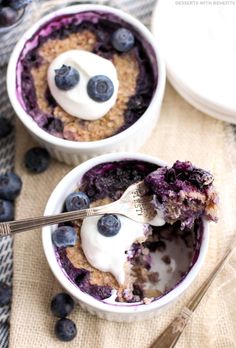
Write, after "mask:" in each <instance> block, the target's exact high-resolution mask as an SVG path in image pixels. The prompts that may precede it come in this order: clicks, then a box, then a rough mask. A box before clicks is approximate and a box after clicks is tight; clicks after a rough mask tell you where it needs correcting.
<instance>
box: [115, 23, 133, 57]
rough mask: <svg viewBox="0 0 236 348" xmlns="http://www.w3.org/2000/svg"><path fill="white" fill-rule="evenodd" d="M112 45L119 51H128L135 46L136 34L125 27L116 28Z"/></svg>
mask: <svg viewBox="0 0 236 348" xmlns="http://www.w3.org/2000/svg"><path fill="white" fill-rule="evenodd" d="M111 43H112V46H113V47H114V48H115V49H116V50H117V51H119V52H128V51H129V50H130V49H131V48H132V47H133V46H134V35H133V34H132V33H131V31H129V30H128V29H125V28H120V29H118V30H116V31H115V32H114V33H113V35H112V38H111Z"/></svg>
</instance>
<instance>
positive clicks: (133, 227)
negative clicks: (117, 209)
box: [81, 215, 149, 284]
mask: <svg viewBox="0 0 236 348" xmlns="http://www.w3.org/2000/svg"><path fill="white" fill-rule="evenodd" d="M118 217H119V219H120V222H121V228H120V230H119V232H118V233H117V234H116V235H115V236H113V237H105V236H103V235H102V234H101V233H99V231H98V228H97V223H98V220H99V219H100V217H99V216H92V217H88V218H86V219H84V220H83V223H82V227H81V241H82V249H83V252H84V254H85V256H86V258H87V260H88V262H89V263H90V264H91V265H92V266H93V267H95V268H97V269H99V270H100V271H102V272H110V273H112V274H113V275H114V277H115V278H116V279H117V281H118V283H119V284H124V283H125V262H126V260H127V254H126V253H125V252H126V251H128V250H129V249H130V247H131V245H132V244H133V243H134V242H136V241H139V242H143V241H144V240H145V239H146V235H147V232H148V228H149V227H148V225H145V224H140V223H138V222H135V221H133V220H131V219H128V218H126V217H124V216H121V215H118Z"/></svg>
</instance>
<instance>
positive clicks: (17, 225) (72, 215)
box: [0, 202, 122, 237]
mask: <svg viewBox="0 0 236 348" xmlns="http://www.w3.org/2000/svg"><path fill="white" fill-rule="evenodd" d="M111 211H112V213H113V214H118V213H119V214H122V212H121V211H120V210H119V209H118V204H116V202H113V203H110V204H106V205H103V206H101V207H94V208H89V209H83V210H76V211H70V212H66V213H60V214H56V215H50V216H39V217H34V218H28V219H22V220H16V221H8V222H2V223H0V237H4V236H9V235H12V234H15V233H19V232H24V231H28V230H33V229H35V228H37V227H42V226H47V225H55V224H58V223H60V222H67V221H71V220H78V219H84V218H86V217H88V216H93V215H103V214H107V213H110V212H111Z"/></svg>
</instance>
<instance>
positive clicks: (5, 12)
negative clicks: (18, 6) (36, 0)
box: [0, 7, 18, 26]
mask: <svg viewBox="0 0 236 348" xmlns="http://www.w3.org/2000/svg"><path fill="white" fill-rule="evenodd" d="M17 18H18V13H17V11H16V10H14V9H13V8H11V7H3V8H1V9H0V25H1V26H10V25H12V24H14V23H15V22H16V21H17Z"/></svg>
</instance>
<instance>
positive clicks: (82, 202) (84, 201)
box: [65, 192, 90, 211]
mask: <svg viewBox="0 0 236 348" xmlns="http://www.w3.org/2000/svg"><path fill="white" fill-rule="evenodd" d="M89 204H90V201H89V198H88V196H87V195H86V194H85V193H84V192H73V193H71V194H70V195H69V196H68V197H67V198H66V202H65V206H66V210H67V211H74V210H81V209H87V208H89Z"/></svg>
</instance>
